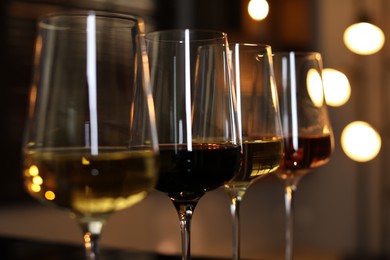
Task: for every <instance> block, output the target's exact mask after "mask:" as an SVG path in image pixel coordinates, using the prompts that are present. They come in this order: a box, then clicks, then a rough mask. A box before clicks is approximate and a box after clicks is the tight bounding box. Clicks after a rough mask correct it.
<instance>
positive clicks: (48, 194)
mask: <svg viewBox="0 0 390 260" xmlns="http://www.w3.org/2000/svg"><path fill="white" fill-rule="evenodd" d="M45 198H46V199H47V200H54V199H55V198H56V195H55V194H54V192H52V191H50V190H48V191H46V192H45Z"/></svg>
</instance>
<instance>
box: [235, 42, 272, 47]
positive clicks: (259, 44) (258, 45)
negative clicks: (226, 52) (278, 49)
mask: <svg viewBox="0 0 390 260" xmlns="http://www.w3.org/2000/svg"><path fill="white" fill-rule="evenodd" d="M229 46H248V47H261V48H265V49H268V48H271V45H269V44H264V43H250V42H230V43H229Z"/></svg>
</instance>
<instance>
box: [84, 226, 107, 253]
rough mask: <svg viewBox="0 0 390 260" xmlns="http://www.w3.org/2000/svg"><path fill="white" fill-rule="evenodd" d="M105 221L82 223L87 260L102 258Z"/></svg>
mask: <svg viewBox="0 0 390 260" xmlns="http://www.w3.org/2000/svg"><path fill="white" fill-rule="evenodd" d="M103 225H104V223H103V221H90V222H85V223H84V222H82V221H80V226H81V228H82V230H83V234H84V247H85V255H86V259H87V260H98V259H99V258H100V257H99V256H100V252H99V251H100V247H99V242H100V234H101V231H102V228H103Z"/></svg>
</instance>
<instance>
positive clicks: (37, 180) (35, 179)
mask: <svg viewBox="0 0 390 260" xmlns="http://www.w3.org/2000/svg"><path fill="white" fill-rule="evenodd" d="M32 183H34V184H36V185H42V183H43V179H42V177H41V176H34V177H33V178H32Z"/></svg>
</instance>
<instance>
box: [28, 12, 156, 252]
mask: <svg viewBox="0 0 390 260" xmlns="http://www.w3.org/2000/svg"><path fill="white" fill-rule="evenodd" d="M142 27H143V21H142V20H141V19H139V18H137V17H134V16H131V15H123V14H116V13H110V12H94V11H89V12H83V11H80V12H70V13H58V14H50V15H47V16H44V17H42V18H41V19H40V21H39V23H38V35H37V40H36V51H35V62H34V73H33V80H32V85H31V90H30V99H29V101H30V105H29V113H28V121H27V125H26V130H25V140H24V145H23V156H24V163H23V167H24V181H25V187H26V189H27V192H28V193H29V194H30V195H31V196H33V197H34V198H37V199H38V200H39V201H41V202H44V203H45V204H47V205H49V206H55V207H57V208H60V209H62V210H66V211H68V212H70V213H72V215H74V216H75V217H76V220H77V221H78V223H79V224H80V226H81V228H82V230H83V232H84V239H85V248H86V254H87V258H88V259H96V258H98V251H99V250H98V249H99V248H98V242H99V241H98V240H99V236H100V232H101V229H102V228H103V226H104V223H105V222H106V221H107V218H108V217H109V216H110V215H111V214H112V213H113V212H115V211H118V210H121V209H124V208H127V207H130V206H132V205H134V204H136V203H138V202H140V201H141V200H142V199H144V198H145V196H146V195H147V194H148V192H149V191H151V190H152V189H153V188H154V186H155V184H156V181H157V159H158V145H157V138H156V136H157V134H156V129H155V123H154V121H153V116H152V115H153V113H152V112H153V111H152V108H153V102H152V99H151V98H150V97H151V93H150V89H149V87H150V86H149V82H147V80H146V79H147V76H145V75H144V73H146V72H145V71H144V67H143V66H142V64H141V60H145V59H142V56H143V57H144V58H145V57H147V56H146V54H145V53H142V51H141V50H142V49H144V48H141V47H140V46H139V44H141V43H140V42H138V41H137V39H136V36H137V35H139V34H141V33H143V32H142Z"/></svg>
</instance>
